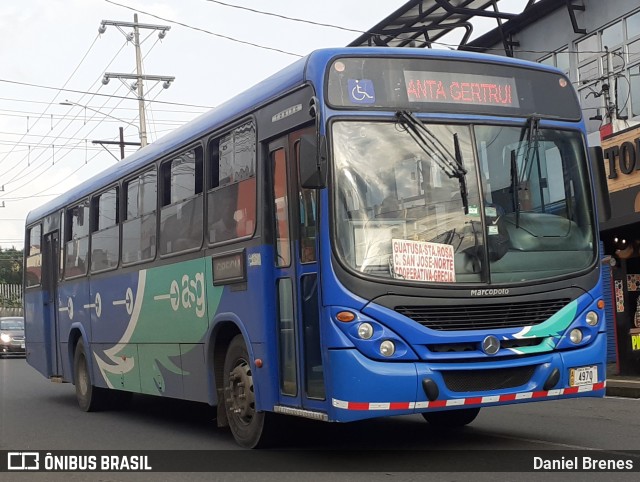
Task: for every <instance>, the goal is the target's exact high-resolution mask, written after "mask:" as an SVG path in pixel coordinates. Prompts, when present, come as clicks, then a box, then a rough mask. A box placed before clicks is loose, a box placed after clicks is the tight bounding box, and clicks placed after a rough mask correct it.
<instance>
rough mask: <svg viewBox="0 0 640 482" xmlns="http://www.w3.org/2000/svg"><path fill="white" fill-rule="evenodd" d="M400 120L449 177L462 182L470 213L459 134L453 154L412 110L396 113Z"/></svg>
mask: <svg viewBox="0 0 640 482" xmlns="http://www.w3.org/2000/svg"><path fill="white" fill-rule="evenodd" d="M396 117H397V118H398V122H399V123H400V125H401V126H402V127H403V128H404V129H405V130H406V131H407V133H408V134H409V135H410V136H411V137H412V138H413V140H414V141H415V142H416V144H418V146H419V147H420V148H421V149H422V150H423V151H424V152H425V153H427V154H428V155H429V157H431V158H432V159H433V160H434V161H435V162H436V164H437V165H438V166H439V167H440V169H442V171H443V172H444V173H445V174H446V175H447V176H448V177H449V178H451V179H452V178H454V177H455V178H456V179H457V180H458V182H459V184H460V197H461V199H462V205H463V207H464V213H465V214H469V199H468V191H467V179H466V177H465V176H466V174H467V170H466V169H465V168H464V162H463V160H462V151H461V150H460V141H459V140H458V134H454V135H453V145H454V151H455V154H451V152H449V150H448V149H447V147H446V146H445V145H444V144H443V143H442V141H441V140H440V139H438V138H437V137H436V135H435V134H434V133H433V132H431V131H430V130H429V128H428V127H427V126H425V125H424V124H423V123H422V122H420V120H418V119H417V118H416V117H415V116H414V115H413V114H412V113H411V112H409V111H406V110H401V111H398V112H397V113H396Z"/></svg>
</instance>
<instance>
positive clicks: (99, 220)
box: [91, 187, 120, 272]
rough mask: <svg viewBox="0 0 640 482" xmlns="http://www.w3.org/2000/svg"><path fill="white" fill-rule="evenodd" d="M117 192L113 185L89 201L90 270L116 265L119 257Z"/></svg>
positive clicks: (102, 269)
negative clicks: (90, 221) (90, 217)
mask: <svg viewBox="0 0 640 482" xmlns="http://www.w3.org/2000/svg"><path fill="white" fill-rule="evenodd" d="M118 193H119V189H118V188H117V187H114V188H112V189H109V190H108V191H105V192H103V193H102V194H99V195H98V196H95V197H94V198H93V199H92V201H91V216H92V221H93V222H92V223H91V272H96V271H104V270H106V269H111V268H115V267H116V266H118V258H119V257H120V224H119V223H120V219H119V216H118V205H119V203H118Z"/></svg>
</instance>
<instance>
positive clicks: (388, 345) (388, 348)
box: [380, 340, 396, 356]
mask: <svg viewBox="0 0 640 482" xmlns="http://www.w3.org/2000/svg"><path fill="white" fill-rule="evenodd" d="M395 352H396V345H395V344H394V343H393V342H392V341H391V340H385V341H383V342H382V343H380V353H381V354H382V356H393V354H394V353H395Z"/></svg>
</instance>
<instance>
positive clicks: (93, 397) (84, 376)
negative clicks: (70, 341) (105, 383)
mask: <svg viewBox="0 0 640 482" xmlns="http://www.w3.org/2000/svg"><path fill="white" fill-rule="evenodd" d="M73 368H74V371H73V373H74V380H73V383H74V384H75V386H76V399H77V400H78V406H79V407H80V409H81V410H83V411H85V412H95V411H98V410H100V409H102V408H104V405H105V402H106V399H107V395H108V392H107V390H106V389H104V388H100V387H94V386H93V385H92V384H91V374H90V373H89V364H88V363H87V355H86V352H85V349H84V342H83V341H82V339H80V340H78V344H77V345H76V351H75V353H74V357H73Z"/></svg>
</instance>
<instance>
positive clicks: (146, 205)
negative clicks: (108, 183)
mask: <svg viewBox="0 0 640 482" xmlns="http://www.w3.org/2000/svg"><path fill="white" fill-rule="evenodd" d="M157 177H158V176H157V175H156V171H155V169H153V170H151V171H147V172H145V173H143V174H142V175H140V176H138V177H135V178H133V179H131V180H129V181H126V182H125V183H124V187H123V190H124V196H125V198H124V205H125V209H124V216H125V218H124V221H123V223H122V263H123V264H132V263H138V262H140V261H148V260H152V259H154V258H155V257H156V212H157V204H158V199H157V192H158V185H157V182H156V181H157Z"/></svg>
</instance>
